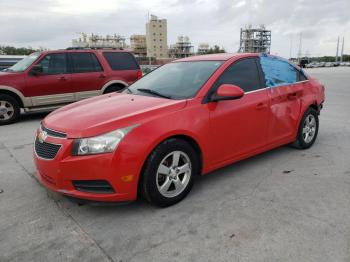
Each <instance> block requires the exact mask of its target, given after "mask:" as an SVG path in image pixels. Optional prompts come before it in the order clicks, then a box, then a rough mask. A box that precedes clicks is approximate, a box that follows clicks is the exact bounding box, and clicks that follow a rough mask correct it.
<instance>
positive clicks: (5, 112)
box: [0, 94, 21, 125]
mask: <svg viewBox="0 0 350 262" xmlns="http://www.w3.org/2000/svg"><path fill="white" fill-rule="evenodd" d="M20 112H21V111H20V107H19V104H18V102H17V100H16V99H15V98H13V97H12V96H9V95H5V94H0V125H8V124H12V123H14V122H17V121H18V119H19V116H20Z"/></svg>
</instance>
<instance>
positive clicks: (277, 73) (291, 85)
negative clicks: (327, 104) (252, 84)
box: [260, 55, 304, 143]
mask: <svg viewBox="0 0 350 262" xmlns="http://www.w3.org/2000/svg"><path fill="white" fill-rule="evenodd" d="M260 63H261V67H262V71H263V73H264V75H265V81H266V86H267V87H268V91H269V96H270V98H271V105H270V112H271V117H270V125H269V131H268V140H269V143H274V142H278V141H283V140H286V139H290V138H291V137H292V136H293V135H294V133H295V130H296V128H297V126H298V123H299V117H300V110H301V97H302V96H303V90H304V86H303V85H304V84H303V82H302V81H299V77H300V76H299V75H300V72H299V70H297V69H296V68H295V67H294V66H293V65H291V64H289V62H288V61H286V60H283V59H280V58H278V57H273V56H268V55H263V56H261V58H260Z"/></svg>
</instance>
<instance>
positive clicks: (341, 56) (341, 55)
mask: <svg viewBox="0 0 350 262" xmlns="http://www.w3.org/2000/svg"><path fill="white" fill-rule="evenodd" d="M343 54H344V36H343V43H342V45H341V52H340V62H343Z"/></svg>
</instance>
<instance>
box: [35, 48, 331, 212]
mask: <svg viewBox="0 0 350 262" xmlns="http://www.w3.org/2000/svg"><path fill="white" fill-rule="evenodd" d="M324 99H325V97H324V87H323V86H322V85H321V84H320V83H319V82H318V81H317V80H316V79H313V78H311V77H310V76H308V75H306V74H305V72H304V71H303V70H302V69H300V68H298V67H296V66H294V65H292V64H290V63H289V62H288V61H286V60H284V59H281V58H279V57H275V56H270V55H261V54H220V55H207V56H197V57H189V58H184V59H180V60H177V61H174V62H172V63H169V64H166V65H164V66H162V67H160V68H158V69H156V70H155V71H153V72H151V73H150V74H148V75H146V76H144V77H143V78H141V79H140V80H139V81H137V82H136V83H134V84H133V85H131V86H130V87H129V88H128V89H126V90H125V91H124V92H123V93H114V94H106V95H103V96H100V97H95V98H90V99H87V100H83V101H80V102H77V103H74V104H71V105H68V106H65V107H63V108H61V109H58V110H56V111H54V112H53V113H51V114H50V115H48V116H47V117H46V118H45V119H44V120H43V121H42V124H41V126H40V128H39V129H38V131H37V137H36V140H35V146H34V161H35V164H36V167H37V176H38V178H39V180H40V181H41V182H42V183H43V184H44V185H45V186H46V187H48V188H50V189H52V190H54V191H57V192H60V193H62V194H64V195H68V196H71V197H75V198H80V199H87V200H94V201H109V202H112V201H131V200H135V199H136V198H137V195H138V192H139V193H140V194H142V195H143V196H144V197H145V198H146V199H147V200H148V201H149V202H151V203H152V204H155V205H159V206H169V205H172V204H175V203H177V202H178V201H180V200H182V199H183V198H184V197H185V196H186V195H187V194H188V193H189V191H190V190H191V187H192V185H193V181H194V177H195V176H196V175H204V174H206V173H208V172H210V171H213V170H215V169H217V168H220V167H223V166H225V165H228V164H231V163H233V162H236V161H239V160H241V159H244V158H247V157H250V156H253V155H256V154H259V153H261V152H264V151H267V150H270V149H272V148H275V147H278V146H281V145H284V144H291V143H292V144H293V145H294V146H295V147H298V148H301V149H306V148H309V147H310V146H312V144H313V143H314V142H315V140H316V137H317V133H318V128H319V119H318V115H319V113H320V110H321V108H322V104H323V102H324ZM218 190H219V189H218Z"/></svg>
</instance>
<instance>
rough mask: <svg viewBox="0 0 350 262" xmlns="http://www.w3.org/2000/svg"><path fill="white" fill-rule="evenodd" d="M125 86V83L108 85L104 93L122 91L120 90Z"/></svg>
mask: <svg viewBox="0 0 350 262" xmlns="http://www.w3.org/2000/svg"><path fill="white" fill-rule="evenodd" d="M124 88H125V86H124V85H111V86H109V87H107V88H106V90H105V91H104V92H103V93H104V94H108V93H114V92H120V91H123V90H124Z"/></svg>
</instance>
